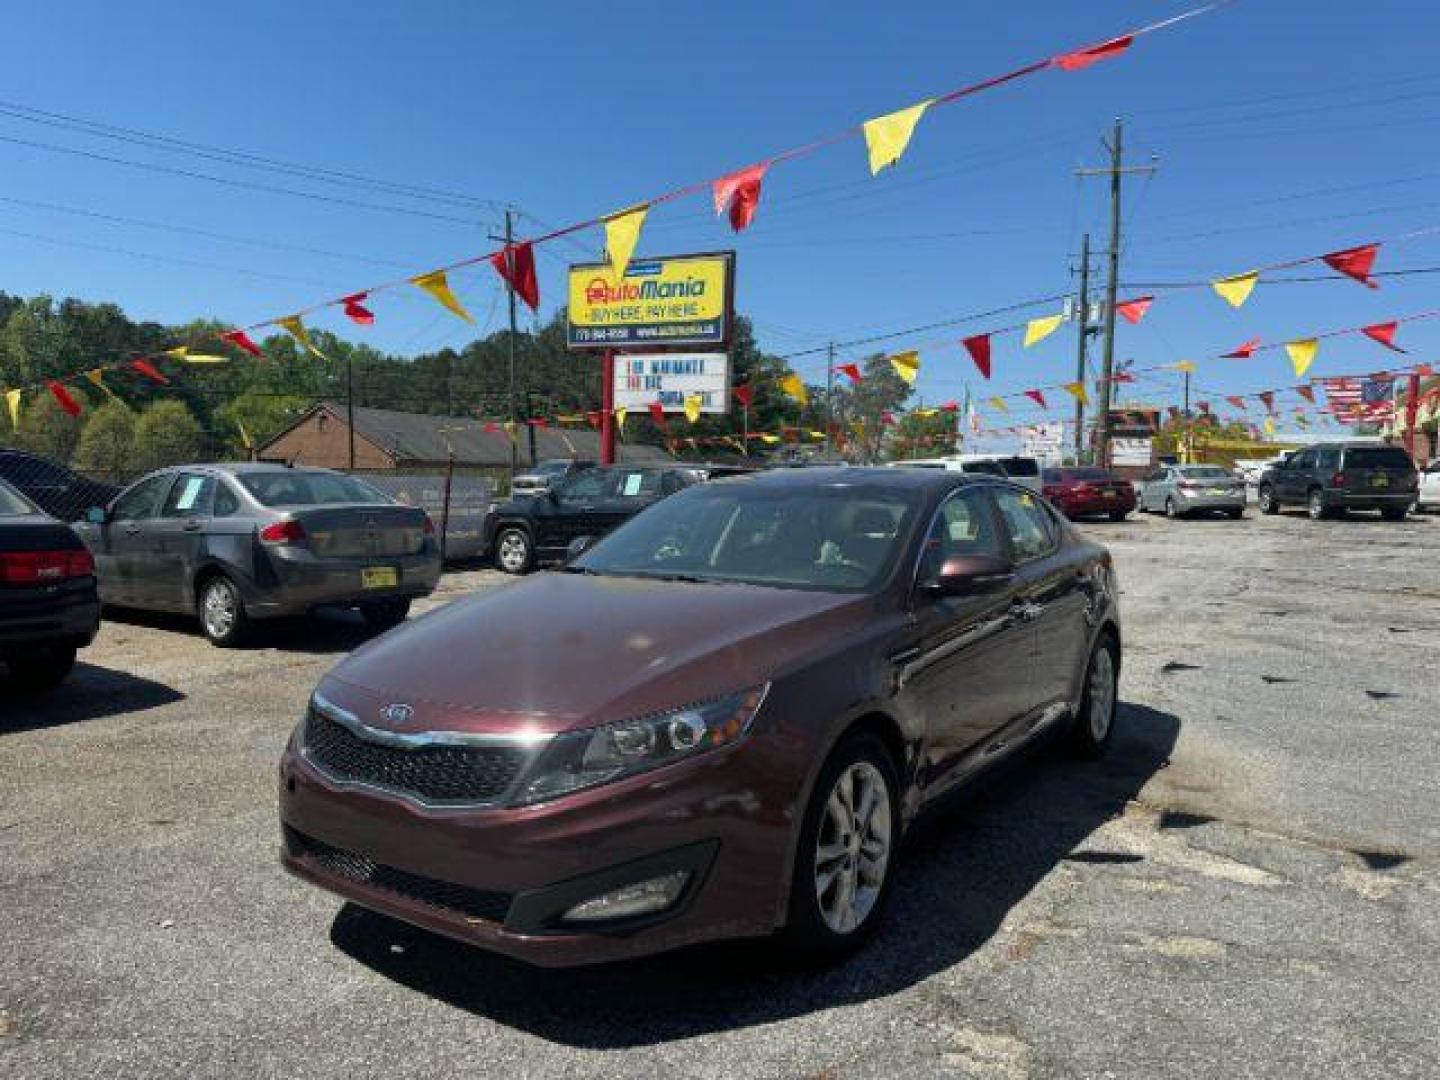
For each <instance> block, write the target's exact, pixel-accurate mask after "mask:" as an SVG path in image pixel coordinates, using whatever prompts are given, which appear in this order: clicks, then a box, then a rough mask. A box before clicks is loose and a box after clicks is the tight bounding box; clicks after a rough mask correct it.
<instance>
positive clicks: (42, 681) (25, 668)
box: [6, 646, 75, 694]
mask: <svg viewBox="0 0 1440 1080" xmlns="http://www.w3.org/2000/svg"><path fill="white" fill-rule="evenodd" d="M6 663H7V664H8V666H9V668H10V681H11V683H12V684H13V685H14V686H15V687H17V688H18V689H19V690H20V691H21V692H22V693H28V694H35V693H40V692H41V691H44V690H53V689H54V688H55V687H56V686H59V685H60V683H61V681H62V680H64V678H65V676H66V675H69V674H70V669H71V668H73V667H74V666H75V649H74V648H73V647H61V646H51V647H50V648H44V649H36V650H35V651H33V652H21V653H11V654H10V655H9V657H7V658H6Z"/></svg>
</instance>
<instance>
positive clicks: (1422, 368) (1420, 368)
mask: <svg viewBox="0 0 1440 1080" xmlns="http://www.w3.org/2000/svg"><path fill="white" fill-rule="evenodd" d="M1415 374H1416V375H1419V376H1420V377H1421V378H1422V379H1428V378H1429V377H1430V376H1431V375H1434V374H1435V372H1434V371H1433V370H1432V369H1431V367H1430V365H1429V364H1416V365H1415Z"/></svg>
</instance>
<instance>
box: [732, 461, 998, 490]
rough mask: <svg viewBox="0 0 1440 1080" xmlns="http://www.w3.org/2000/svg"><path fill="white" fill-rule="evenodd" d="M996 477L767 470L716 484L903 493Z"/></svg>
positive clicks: (859, 469)
mask: <svg viewBox="0 0 1440 1080" xmlns="http://www.w3.org/2000/svg"><path fill="white" fill-rule="evenodd" d="M997 480H999V477H993V476H983V475H969V474H966V473H955V472H947V471H945V470H944V469H889V468H882V467H879V466H872V465H848V466H818V467H816V468H810V469H766V470H764V471H761V472H753V473H745V474H743V475H740V476H723V477H721V478H720V479H718V480H714V481H712V483H716V484H751V485H758V486H761V487H786V488H815V487H836V488H840V487H862V486H872V485H873V486H877V487H892V488H902V489H904V490H906V491H913V490H920V491H939V490H948V489H950V488H953V487H958V486H960V485H962V484H975V483H987V482H995V481H997Z"/></svg>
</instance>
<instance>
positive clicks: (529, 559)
mask: <svg viewBox="0 0 1440 1080" xmlns="http://www.w3.org/2000/svg"><path fill="white" fill-rule="evenodd" d="M534 563H535V548H534V545H533V544H531V543H530V534H529V533H527V532H526V531H525V530H524V529H521V528H517V527H515V526H511V527H509V528H505V529H501V530H500V535H499V536H497V537H496V538H495V565H496V566H498V567H499V568H500V569H501V570H503V571H505V573H507V574H525V573H529V571H530V568H531V567H532V566H533V565H534Z"/></svg>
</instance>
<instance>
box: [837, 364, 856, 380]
mask: <svg viewBox="0 0 1440 1080" xmlns="http://www.w3.org/2000/svg"><path fill="white" fill-rule="evenodd" d="M835 370H836V371H838V372H840V373H841V374H843V375H844V376H845V377H846V378H847V379H849V380H850V381H851V382H852V383H856V384H858V383H859V382H860V377H861V376H860V368H859V366H858V365H856V364H841V365H840V366H839V367H837V368H836V369H835Z"/></svg>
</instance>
